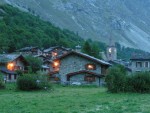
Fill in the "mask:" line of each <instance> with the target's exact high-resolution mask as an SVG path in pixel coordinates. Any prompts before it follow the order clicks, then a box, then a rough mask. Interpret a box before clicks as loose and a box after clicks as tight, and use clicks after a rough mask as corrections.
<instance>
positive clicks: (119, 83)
mask: <svg viewBox="0 0 150 113" xmlns="http://www.w3.org/2000/svg"><path fill="white" fill-rule="evenodd" d="M126 82H127V81H126V72H125V71H124V69H123V67H120V66H119V67H118V66H117V67H113V68H110V70H109V74H108V75H107V77H106V83H107V88H108V91H110V92H124V91H125V90H126Z"/></svg>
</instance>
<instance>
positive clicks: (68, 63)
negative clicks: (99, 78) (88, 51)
mask: <svg viewBox="0 0 150 113" xmlns="http://www.w3.org/2000/svg"><path fill="white" fill-rule="evenodd" d="M89 63H92V64H95V65H96V70H91V72H94V73H97V74H101V65H100V64H98V63H95V62H93V61H90V60H88V59H85V58H83V57H80V56H77V55H69V56H67V57H66V58H64V59H62V60H61V64H60V71H59V75H60V79H61V82H62V83H65V82H67V76H66V75H67V74H69V73H73V72H78V71H82V70H86V68H85V65H86V64H89ZM79 76H80V75H79ZM81 76H82V75H81ZM77 80H80V77H79V78H77Z"/></svg>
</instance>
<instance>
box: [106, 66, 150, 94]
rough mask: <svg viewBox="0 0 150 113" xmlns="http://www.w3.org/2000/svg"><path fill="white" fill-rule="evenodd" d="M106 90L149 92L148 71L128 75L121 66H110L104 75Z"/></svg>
mask: <svg viewBox="0 0 150 113" xmlns="http://www.w3.org/2000/svg"><path fill="white" fill-rule="evenodd" d="M106 83H107V88H108V91H110V92H112V93H117V92H137V93H149V92H150V73H149V72H141V73H134V74H133V75H131V76H129V75H127V73H126V72H125V69H123V67H120V66H119V67H118V66H117V67H112V68H110V70H109V74H108V75H107V77H106Z"/></svg>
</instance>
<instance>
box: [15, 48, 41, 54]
mask: <svg viewBox="0 0 150 113" xmlns="http://www.w3.org/2000/svg"><path fill="white" fill-rule="evenodd" d="M16 52H17V53H20V54H23V55H42V51H41V50H40V49H39V48H38V47H32V46H30V47H24V48H21V49H19V50H16Z"/></svg>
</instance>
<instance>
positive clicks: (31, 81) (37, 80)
mask: <svg viewBox="0 0 150 113" xmlns="http://www.w3.org/2000/svg"><path fill="white" fill-rule="evenodd" d="M49 87H50V84H49V82H48V80H47V79H46V76H42V75H39V76H36V75H23V76H20V77H18V79H17V88H18V89H20V90H25V91H30V90H40V89H44V88H46V89H47V88H49Z"/></svg>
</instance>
